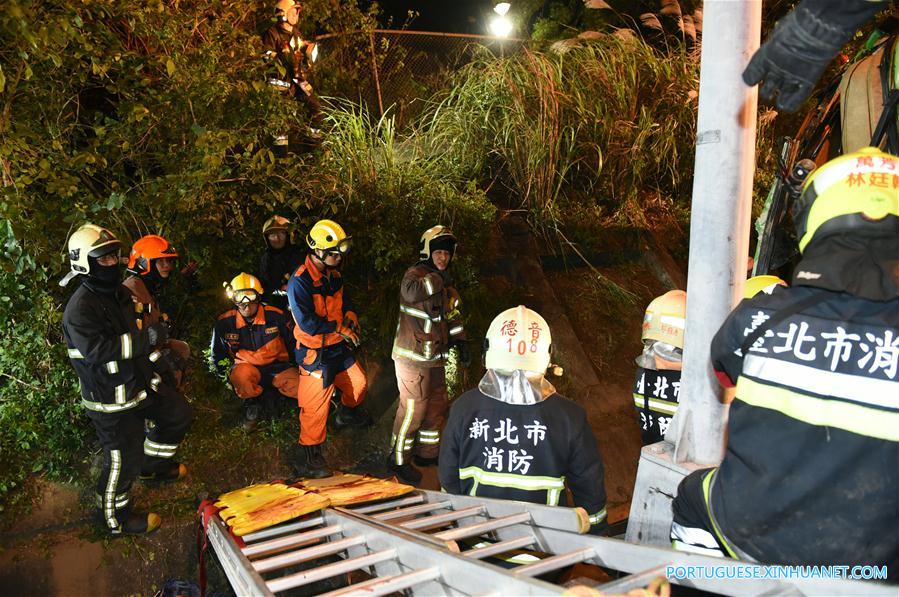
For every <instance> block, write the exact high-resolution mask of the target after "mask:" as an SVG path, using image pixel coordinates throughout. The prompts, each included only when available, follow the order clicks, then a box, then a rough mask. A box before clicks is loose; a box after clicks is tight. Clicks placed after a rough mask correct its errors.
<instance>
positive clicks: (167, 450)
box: [144, 438, 178, 458]
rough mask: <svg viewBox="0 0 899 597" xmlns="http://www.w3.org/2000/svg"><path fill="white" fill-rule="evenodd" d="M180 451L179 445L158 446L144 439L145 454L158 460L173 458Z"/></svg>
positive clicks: (148, 439)
mask: <svg viewBox="0 0 899 597" xmlns="http://www.w3.org/2000/svg"><path fill="white" fill-rule="evenodd" d="M177 450H178V444H158V443H156V442H154V441H151V440H150V438H145V439H144V454H146V455H147V456H156V457H158V458H171V457H172V456H174V455H175V452H176V451H177Z"/></svg>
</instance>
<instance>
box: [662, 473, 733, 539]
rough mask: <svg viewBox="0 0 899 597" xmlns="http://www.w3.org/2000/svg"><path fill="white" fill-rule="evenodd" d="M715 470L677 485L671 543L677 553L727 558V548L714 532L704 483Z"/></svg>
mask: <svg viewBox="0 0 899 597" xmlns="http://www.w3.org/2000/svg"><path fill="white" fill-rule="evenodd" d="M715 470H716V469H703V470H698V471H694V472H692V473H690V474H689V475H687V476H686V477H684V479H683V480H682V481H681V482H680V484H679V485H678V486H677V497H675V498H674V501H673V502H672V504H671V509H672V511H673V514H674V519H673V520H672V522H671V544H672V547H674V549H676V550H678V551H688V552H692V553H700V554H703V555H708V556H718V557H724V556H726V555H727V548H726V546H725V545H724V543H723V542H722V541H720V540H719V538H718V536H717V533H716V532H715V526H714V522H713V521H712V518H711V516H710V515H709V509H708V506H707V505H706V492H705V491H704V490H703V483H704V481H705V480H706V477H707V476H708V475H711V474H712V473H713V472H714V471H715Z"/></svg>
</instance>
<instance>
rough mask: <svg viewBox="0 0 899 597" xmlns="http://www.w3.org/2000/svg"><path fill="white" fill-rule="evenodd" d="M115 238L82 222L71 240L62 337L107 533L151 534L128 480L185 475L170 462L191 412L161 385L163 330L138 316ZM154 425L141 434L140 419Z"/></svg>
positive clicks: (152, 521)
mask: <svg viewBox="0 0 899 597" xmlns="http://www.w3.org/2000/svg"><path fill="white" fill-rule="evenodd" d="M121 246H122V245H121V243H120V242H119V241H118V239H116V237H115V236H114V235H113V234H112V233H111V232H110V231H109V230H106V229H104V228H100V227H99V226H94V225H93V224H85V225H84V226H82V227H81V228H79V229H78V230H76V231H75V233H74V234H72V237H71V238H70V239H69V261H70V262H71V268H72V271H71V272H70V273H69V274H68V275H67V276H66V277H65V279H64V280H63V281H62V284H63V285H65V284H66V283H68V282H69V281H70V280H71V279H72V278H74V277H76V276H81V277H82V279H81V284H80V285H79V286H78V288H77V289H76V290H75V292H74V293H73V294H72V297H71V298H70V299H69V302H68V303H67V304H66V309H65V313H64V314H63V334H64V336H65V340H66V344H67V346H68V352H69V358H70V359H71V362H72V366H73V367H74V368H75V372H76V373H77V374H78V379H79V381H80V385H81V396H82V400H81V404H82V406H84V408H85V409H86V410H87V416H88V418H90V420H91V422H92V423H93V425H94V429H95V430H96V432H97V439H98V440H99V442H100V446H101V448H102V450H103V468H102V470H101V472H100V478H99V480H98V482H97V494H98V501H99V504H100V514H101V516H102V519H103V524H104V526H105V528H106V529H107V531H108V532H109V533H110V534H113V535H120V534H140V533H149V532H150V531H153V530H154V529H156V528H158V527H159V525H160V522H161V519H160V518H159V516H158V515H156V514H153V513H147V514H145V513H141V512H136V511H134V510H133V509H132V507H131V504H130V492H131V485H132V483H133V482H134V480H135V479H136V478H137V477H138V475H139V476H140V478H141V479H144V480H147V481H171V480H175V479H178V478H180V477H182V476H184V474H185V473H186V470H187V469H186V467H185V466H184V465H183V464H179V463H178V462H176V461H175V460H174V456H175V452H176V451H177V449H178V444H179V443H180V442H181V440H182V438H183V437H184V434H185V433H186V432H187V429H188V427H189V426H190V422H191V419H192V418H193V412H192V410H191V408H190V406H188V404H187V403H186V402H185V401H184V399H183V398H182V397H181V396H180V395H179V394H178V393H177V392H176V391H175V390H174V389H173V388H171V387H170V386H168V385H166V384H165V383H163V381H162V378H161V377H160V375H159V374H158V373H155V372H154V364H155V363H156V362H157V361H158V360H159V359H160V358H161V356H162V355H161V353H160V351H159V347H160V346H161V345H162V344H163V342H164V340H165V328H164V327H163V326H162V325H161V324H160V323H159V322H156V323H153V324H150V325H149V326H147V327H143V326H142V325H140V324H139V322H141V313H140V312H139V311H138V309H137V308H136V305H137V303H135V302H134V301H133V300H132V298H131V295H130V294H129V292H128V290H126V289H125V288H124V287H123V286H122V283H121V270H120V269H119V251H120V249H121ZM145 418H148V419H152V420H153V421H155V422H156V425H155V426H154V427H153V428H152V429H151V430H150V431H149V432H148V433H147V435H146V437H144V419H145Z"/></svg>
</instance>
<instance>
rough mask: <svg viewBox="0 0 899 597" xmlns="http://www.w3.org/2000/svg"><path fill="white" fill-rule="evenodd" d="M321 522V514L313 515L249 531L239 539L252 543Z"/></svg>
mask: <svg viewBox="0 0 899 597" xmlns="http://www.w3.org/2000/svg"><path fill="white" fill-rule="evenodd" d="M322 524H324V519H323V518H322V517H321V516H315V517H313V518H310V519H309V520H301V521H300V522H292V523H290V524H285V525H282V526H278V527H271V528H268V529H264V530H262V531H257V532H255V533H250V534H249V535H244V536H243V537H241V539H243V542H244V543H253V542H254V541H259V540H261V539H268V538H269V537H277V536H278V535H284V534H285V533H292V532H294V531H302V530H303V529H310V528H312V527H317V526H321V525H322Z"/></svg>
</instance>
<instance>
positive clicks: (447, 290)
mask: <svg viewBox="0 0 899 597" xmlns="http://www.w3.org/2000/svg"><path fill="white" fill-rule="evenodd" d="M463 340H465V329H464V327H463V326H462V316H461V314H460V312H459V293H458V292H456V289H455V288H453V287H452V286H450V280H449V277H448V274H446V273H445V272H441V271H439V270H437V269H435V268H433V267H431V266H430V265H428V264H427V262H424V261H423V262H420V263H419V264H417V265H414V266H412V267H410V268H409V269H408V270H406V273H405V275H403V281H402V282H401V283H400V317H399V322H398V323H397V328H396V337H395V338H394V340H393V353H392V355H391V356H392V357H393V359H394V360H398V361H403V362H404V363H405V364H407V365H409V366H411V367H417V368H428V367H443V366H444V365H446V359H447V356H448V354H449V349H450V346H452V345H453V343H455V342H459V341H463Z"/></svg>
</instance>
